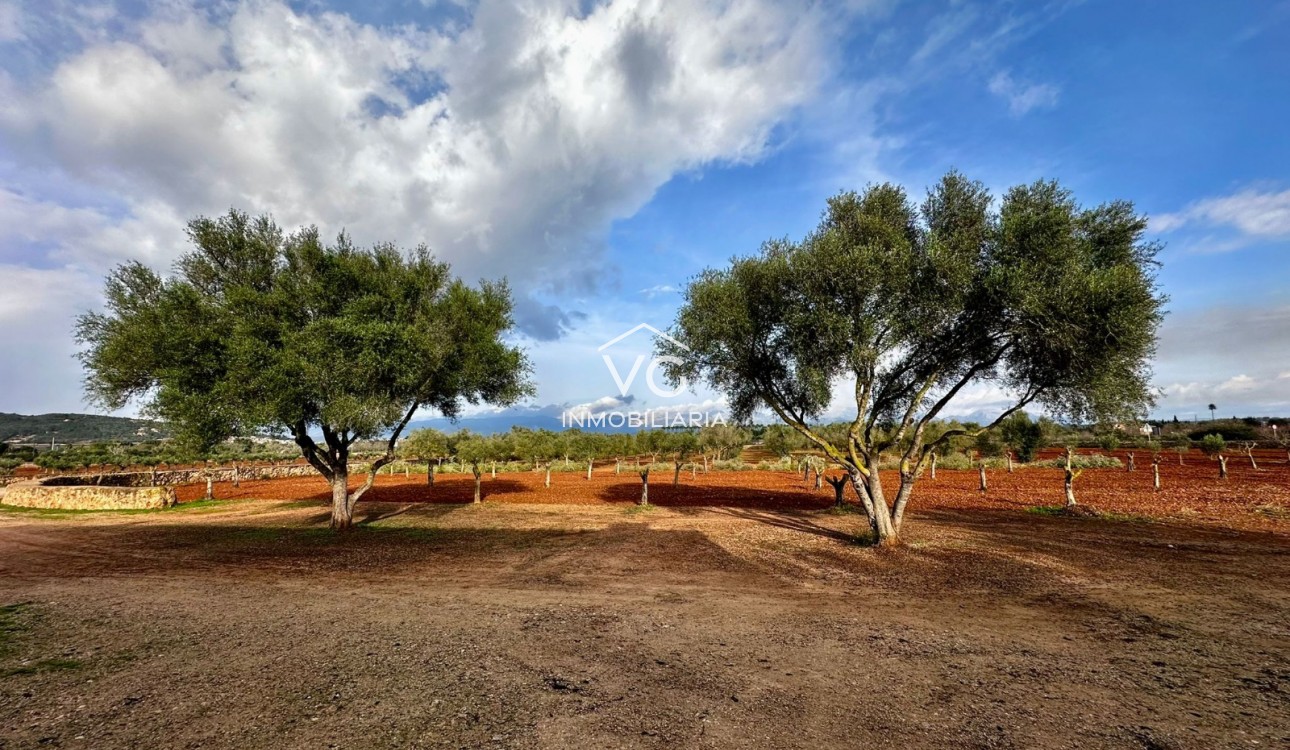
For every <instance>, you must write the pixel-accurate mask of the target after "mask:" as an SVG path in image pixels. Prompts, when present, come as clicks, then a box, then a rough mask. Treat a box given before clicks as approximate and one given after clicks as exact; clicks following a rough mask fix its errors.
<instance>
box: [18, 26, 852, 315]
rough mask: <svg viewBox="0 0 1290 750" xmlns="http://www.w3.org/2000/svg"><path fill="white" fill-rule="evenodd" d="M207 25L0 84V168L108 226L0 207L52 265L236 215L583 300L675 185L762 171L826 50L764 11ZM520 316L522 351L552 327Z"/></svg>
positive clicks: (94, 41)
mask: <svg viewBox="0 0 1290 750" xmlns="http://www.w3.org/2000/svg"><path fill="white" fill-rule="evenodd" d="M219 7H220V8H221V10H217V11H209V12H208V11H198V10H194V9H192V8H191V7H189V6H187V5H185V4H182V3H168V4H166V5H164V6H163V7H162V9H161V10H158V11H156V12H155V13H154V14H153V15H152V16H149V17H148V18H146V19H144V20H143V21H141V22H138V23H135V24H134V26H133V27H132V28H131V29H130V32H129V33H126V34H119V35H117V36H116V37H115V38H102V37H96V36H92V35H89V33H88V32H86V35H87V37H88V41H87V42H86V44H85V46H84V48H83V49H81V50H80V51H78V52H76V53H75V54H74V55H72V56H70V57H67V58H66V59H64V60H62V61H61V62H59V63H58V64H57V65H56V66H55V67H54V68H53V70H52V72H51V73H50V74H49V76H48V78H47V79H39V80H30V81H24V82H21V83H15V82H14V81H12V80H4V81H0V89H2V90H3V93H5V94H8V95H10V97H9V98H10V99H11V103H10V104H9V106H6V107H2V108H0V135H4V136H6V137H7V140H10V141H12V142H13V143H14V144H15V145H16V148H15V149H14V154H15V156H19V155H23V156H25V158H28V159H30V160H31V163H37V162H50V161H52V162H53V163H55V164H57V165H58V167H59V168H61V170H62V172H63V173H64V174H65V175H67V177H68V179H69V180H73V181H76V182H77V183H78V184H82V185H90V186H93V187H94V188H95V189H97V190H99V191H101V193H102V194H103V195H104V196H105V201H104V202H105V203H107V202H108V201H107V199H106V196H110V197H111V199H112V201H113V202H115V203H116V204H118V205H120V206H123V207H124V208H123V209H121V208H118V209H114V210H108V209H99V208H77V209H62V210H60V209H59V207H58V206H57V205H54V204H49V203H47V202H42V201H39V200H33V199H26V198H23V197H21V196H20V195H19V193H18V191H17V190H14V189H10V190H9V191H8V194H7V195H6V196H5V197H4V198H3V200H4V201H5V206H4V210H5V211H7V212H8V213H7V215H8V216H12V217H13V219H14V221H15V222H16V223H17V224H19V225H27V226H36V225H37V224H39V225H40V226H41V227H42V229H41V230H40V231H39V235H40V237H41V238H42V239H43V241H44V242H46V243H50V244H52V245H54V246H56V247H57V248H58V252H59V253H60V254H61V255H60V259H62V260H65V261H67V262H76V263H79V264H85V265H87V266H95V267H101V266H103V265H106V264H107V263H108V262H111V261H114V260H116V259H118V258H120V257H123V256H136V257H137V256H142V257H145V258H146V259H148V260H150V261H152V262H155V263H162V262H164V261H165V260H168V259H169V258H171V257H174V255H176V254H177V253H178V252H180V251H182V250H183V246H182V243H179V242H176V241H175V240H176V235H177V233H178V231H179V230H180V229H181V228H182V227H181V224H182V220H183V219H184V218H187V217H191V216H193V215H196V214H213V213H222V212H223V211H224V210H226V209H227V208H228V207H229V206H236V207H239V208H244V209H248V210H251V211H254V212H261V211H266V212H271V213H273V214H274V215H275V216H276V217H277V218H278V220H279V221H280V222H281V223H282V224H284V225H286V226H295V225H300V224H305V223H316V224H318V225H320V227H322V228H323V229H324V230H325V231H326V232H328V233H332V232H335V231H337V230H339V229H341V228H342V227H345V228H348V230H349V231H350V232H351V234H352V235H353V236H354V237H355V238H356V239H358V240H359V241H363V242H371V241H377V240H394V241H397V242H400V243H402V244H405V245H411V244H415V243H418V242H421V241H425V242H427V243H428V244H430V245H431V247H432V248H434V249H435V250H436V252H438V253H439V254H440V255H441V256H442V257H444V258H446V259H448V260H450V261H451V262H453V264H454V266H455V267H456V269H457V270H458V272H459V273H461V274H462V275H463V276H465V277H466V278H474V277H478V276H499V275H503V274H505V275H508V276H510V277H511V279H512V280H513V282H514V283H515V285H516V286H517V287H518V289H519V291H520V292H521V293H528V292H533V291H543V290H545V291H552V292H560V293H564V292H567V291H568V290H570V289H575V290H576V289H579V288H585V287H587V286H588V285H589V284H590V283H591V280H592V278H593V277H594V274H595V272H596V270H597V265H598V264H599V262H600V258H601V252H600V251H601V244H602V242H603V237H604V234H605V231H606V229H607V227H608V226H609V224H610V223H611V222H612V221H613V220H614V219H617V218H621V217H625V216H629V215H631V214H632V213H634V212H635V211H636V210H637V209H638V208H639V207H640V206H641V205H642V204H643V203H644V202H646V201H648V200H649V198H650V197H651V195H652V194H653V192H654V191H655V190H656V189H657V188H658V187H659V186H660V185H662V184H663V183H664V182H666V181H667V180H668V179H670V178H671V176H672V175H674V174H676V173H677V172H680V171H685V170H689V169H693V168H696V167H699V166H701V165H704V164H708V163H711V162H748V161H753V160H756V159H758V158H760V157H761V156H762V155H763V154H764V152H765V150H766V149H767V144H768V142H769V138H770V134H771V132H772V129H773V128H774V127H775V126H776V124H777V123H779V122H781V121H782V120H783V119H784V118H785V117H787V116H789V115H790V114H791V113H792V112H793V111H794V110H795V108H796V107H798V106H799V105H800V104H802V103H803V102H805V101H806V100H807V99H809V98H810V97H811V96H812V95H813V92H814V90H815V88H816V86H817V85H818V84H819V83H820V81H821V80H822V78H823V76H824V75H825V73H826V66H825V62H824V60H825V58H826V48H827V47H828V46H829V41H830V40H829V34H830V32H829V31H828V30H826V26H827V24H826V23H825V22H824V19H823V18H822V17H821V14H820V13H817V12H815V11H813V10H809V9H808V10H807V11H805V12H803V11H801V10H800V9H796V8H787V7H783V6H779V5H777V4H774V3H772V2H770V0H731V1H730V2H707V1H705V0H669V1H668V2H663V1H662V0H654V1H653V2H643V3H636V2H628V1H627V0H611V1H610V2H607V3H603V4H600V5H598V6H596V7H595V8H593V9H592V10H591V11H590V12H580V11H579V4H578V3H575V2H572V0H534V2H529V3H525V4H522V5H516V4H513V3H509V2H501V1H500V0H483V1H482V2H480V3H479V4H478V5H477V6H476V7H475V8H474V11H473V18H472V21H471V23H470V26H469V27H468V28H465V29H464V30H460V31H449V32H444V31H438V30H427V29H417V28H413V27H399V28H391V29H378V28H373V27H369V26H364V25H361V24H359V23H356V22H354V21H353V20H351V19H350V18H348V17H346V16H343V15H338V14H333V13H320V14H308V13H303V12H296V11H294V10H292V9H291V8H290V7H289V6H287V5H286V4H285V3H283V2H279V1H278V0H245V1H244V2H241V3H236V4H231V5H229V6H219ZM117 20H118V21H120V23H122V24H124V23H126V22H125V21H121V20H120V19H117ZM11 187H12V186H11ZM163 224H164V225H165V226H163ZM33 234H35V233H34V232H33ZM90 235H95V236H96V238H95V239H94V240H93V241H82V240H84V239H85V238H87V237H89V236H90ZM11 237H12V233H11ZM521 312H522V313H523V314H525V315H526V316H528V317H530V318H532V320H530V321H527V322H529V323H530V324H531V326H530V330H532V331H534V332H536V333H537V334H538V335H540V336H542V337H550V336H551V335H555V334H556V333H557V332H558V330H557V329H558V325H556V324H553V323H552V321H556V322H557V323H558V321H559V320H560V319H561V316H562V315H563V314H564V311H562V310H560V309H558V308H555V307H552V306H548V305H543V304H540V303H535V302H529V303H527V306H524V305H522V306H521Z"/></svg>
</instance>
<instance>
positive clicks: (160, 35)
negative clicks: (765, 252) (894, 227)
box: [0, 0, 1290, 418]
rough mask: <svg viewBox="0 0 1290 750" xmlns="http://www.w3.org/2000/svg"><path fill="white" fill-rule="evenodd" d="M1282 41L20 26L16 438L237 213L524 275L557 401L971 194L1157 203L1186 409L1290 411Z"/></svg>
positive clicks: (215, 13) (5, 172)
mask: <svg viewBox="0 0 1290 750" xmlns="http://www.w3.org/2000/svg"><path fill="white" fill-rule="evenodd" d="M1286 38H1290V3H1287V2H1280V3H1274V2H1232V3H1223V4H1214V3H1203V2H1173V3H1141V2H1139V3H1124V2H1110V1H1101V2H1099V1H1095V0H1087V1H1085V2H1049V3H1038V2H1036V3H1031V2H1017V3H974V2H970V1H968V0H961V1H955V2H903V3H902V2H895V1H893V0H875V1H872V2H865V1H864V0H853V1H852V2H846V3H834V4H820V5H809V6H807V5H804V4H800V3H793V4H780V3H775V2H772V1H771V0H731V1H730V2H723V3H714V2H705V1H703V0H674V1H672V2H655V3H648V2H642V3H626V2H621V1H613V2H599V3H592V2H561V1H560V0H527V1H526V2H523V3H502V2H489V1H488V0H480V2H462V3H455V2H438V3H435V2H419V1H416V0H413V1H408V2H397V1H394V0H390V1H387V2H369V3H341V2H336V3H327V2H314V1H308V2H293V3H283V2H279V1H278V0H244V1H230V2H220V3H215V4H202V3H191V2H186V1H185V0H167V1H166V2H156V3H146V2H118V3H111V2H103V3H92V2H91V3H86V2H79V3H72V2H64V1H63V0H52V1H51V2H41V3H36V2H13V0H0V102H3V103H0V273H2V274H3V275H4V276H5V282H4V284H3V285H0V346H2V347H4V350H5V351H6V352H22V353H23V354H22V356H21V357H12V356H10V357H6V358H5V361H4V362H3V363H0V411H18V412H27V413H31V412H42V411H79V410H84V409H85V406H84V404H83V403H82V400H81V396H80V392H79V377H80V375H79V372H78V370H77V366H76V363H75V361H74V360H73V359H72V358H71V355H72V354H73V353H74V351H75V347H74V343H73V342H72V340H71V335H70V325H71V320H72V318H73V317H74V315H75V314H76V313H78V312H80V311H83V310H85V309H90V308H93V307H94V306H95V305H96V304H97V302H96V300H97V295H98V291H99V285H100V280H101V278H102V275H103V273H104V272H105V271H106V270H107V269H108V268H110V267H111V266H112V265H113V264H115V263H118V262H120V261H121V260H124V259H127V258H139V259H142V260H144V261H145V262H148V263H150V264H152V265H154V266H156V267H157V268H159V269H164V268H166V267H167V266H168V265H169V263H170V262H172V261H173V260H174V258H175V257H176V256H177V255H178V254H179V253H181V252H183V250H184V246H183V240H182V234H181V229H182V224H183V222H184V221H185V220H186V219H187V218H190V217H192V216H194V215H198V214H214V213H220V212H223V211H224V210H227V208H229V207H230V206H236V207H238V208H242V209H246V210H249V211H253V212H261V211H264V212H271V213H273V214H274V215H275V216H276V217H277V218H278V219H279V221H280V222H281V223H283V224H284V225H287V226H296V225H300V224H305V223H314V224H318V225H319V226H320V227H321V228H323V229H324V231H327V232H334V231H338V230H339V229H341V228H346V229H348V230H349V231H350V232H351V233H352V234H354V236H355V237H356V238H358V239H359V240H360V241H370V242H375V241H378V240H393V241H396V242H399V243H400V244H404V245H409V246H410V245H414V244H416V243H418V242H421V241H426V242H428V243H429V244H430V245H431V246H432V247H433V248H434V249H435V250H436V251H437V252H439V253H440V254H441V256H443V257H444V258H446V259H448V260H450V261H451V262H452V263H453V264H454V267H455V268H457V269H458V270H459V271H460V272H461V273H462V274H463V275H465V276H467V277H476V276H498V275H505V276H507V277H508V278H509V279H510V280H511V281H512V284H513V285H514V287H515V289H516V293H517V298H518V313H519V317H520V322H521V331H522V333H521V334H519V335H518V339H519V340H520V341H521V342H523V343H524V345H525V346H526V347H528V348H529V351H530V354H531V356H532V358H533V361H534V364H535V376H536V380H537V382H538V385H539V395H538V398H537V399H536V400H535V401H534V402H533V403H532V404H531V405H529V407H531V408H533V409H543V410H545V411H546V412H550V411H552V410H557V411H558V410H559V409H561V408H568V407H575V408H576V407H578V406H579V405H582V406H584V407H587V406H589V405H593V404H608V403H611V402H614V401H618V402H622V401H625V400H626V399H625V397H623V396H622V394H620V393H619V392H618V389H617V387H616V385H615V383H614V382H613V380H612V377H611V375H610V374H609V372H608V371H607V368H606V367H605V365H604V364H603V362H602V360H601V354H602V353H601V352H598V351H597V347H598V346H599V345H600V344H601V343H603V342H604V341H606V340H608V339H609V338H611V337H612V336H614V335H616V334H617V333H619V332H621V331H623V330H626V329H627V328H630V327H631V326H634V325H636V324H637V323H640V322H647V323H651V324H653V325H655V326H658V327H660V328H663V327H666V325H667V324H668V323H669V322H670V320H671V318H672V315H673V313H674V311H675V308H676V305H677V303H678V301H679V299H680V298H679V295H678V294H677V292H676V291H675V290H677V289H679V288H681V287H682V286H683V284H684V282H685V280H686V279H687V278H689V277H690V276H692V275H693V274H695V273H697V272H698V271H699V270H701V269H702V268H704V267H706V266H711V265H717V264H721V263H723V262H724V261H725V260H726V259H728V258H729V257H730V256H732V255H736V254H745V253H751V252H754V251H755V250H756V248H757V246H758V245H759V244H760V242H761V241H762V240H764V239H767V238H771V237H778V236H785V235H787V236H791V237H797V236H800V235H802V234H803V233H804V232H806V231H807V230H808V229H809V228H810V227H811V226H812V225H813V224H814V223H815V221H816V220H817V218H818V215H819V212H820V210H821V208H822V206H823V203H824V199H825V198H826V197H827V196H829V195H830V194H832V193H835V192H837V191H838V190H841V189H853V188H860V187H863V186H864V185H865V184H866V183H867V182H871V181H877V180H891V181H895V182H899V183H901V184H904V185H905V186H906V187H907V188H908V189H909V190H910V191H911V193H913V194H915V195H917V194H920V193H921V192H922V191H923V189H924V187H925V186H926V185H927V184H929V183H931V182H932V181H933V180H935V179H936V178H937V177H938V176H939V175H940V174H942V173H944V172H945V171H946V170H947V169H949V168H952V167H953V168H958V169H960V170H962V171H964V172H966V173H967V174H968V175H969V176H971V177H974V178H976V179H980V180H982V181H983V182H985V183H986V184H987V185H989V186H990V187H991V188H992V189H994V190H995V191H996V193H997V192H1001V191H1002V190H1003V189H1006V188H1007V187H1008V186H1011V185H1014V184H1017V183H1021V182H1029V181H1032V180H1035V179H1038V178H1057V179H1059V180H1061V181H1062V182H1063V183H1065V184H1066V185H1067V186H1069V187H1070V188H1072V189H1073V190H1074V191H1075V193H1076V195H1077V196H1078V197H1079V199H1080V200H1081V201H1083V202H1085V203H1089V204H1092V203H1097V202H1101V201H1103V200H1108V199H1112V198H1127V199H1130V200H1133V201H1134V202H1135V203H1136V204H1137V205H1138V207H1139V208H1140V209H1141V210H1142V211H1143V212H1145V213H1147V214H1149V215H1150V216H1151V219H1152V224H1151V226H1152V231H1153V233H1154V234H1155V235H1156V236H1157V237H1158V238H1159V239H1160V240H1161V241H1163V242H1164V243H1166V246H1167V247H1166V250H1165V251H1164V252H1163V254H1162V256H1161V259H1162V261H1163V263H1164V265H1163V268H1162V269H1161V272H1160V281H1161V285H1162V287H1163V290H1164V291H1165V292H1166V293H1167V294H1168V295H1169V296H1170V298H1171V302H1170V306H1169V307H1170V310H1171V313H1170V316H1169V318H1168V321H1167V323H1166V325H1165V327H1164V330H1163V331H1162V340H1161V348H1160V354H1159V358H1158V360H1157V362H1156V381H1157V384H1158V386H1159V387H1160V388H1161V389H1162V393H1163V396H1162V399H1161V402H1160V406H1159V408H1158V410H1157V413H1158V414H1159V415H1162V416H1166V417H1168V416H1172V415H1173V414H1178V415H1179V416H1180V417H1183V418H1189V417H1190V415H1191V414H1193V413H1197V412H1203V411H1204V405H1205V404H1207V403H1209V402H1215V403H1217V404H1219V406H1220V409H1219V410H1220V413H1233V414H1242V415H1243V414H1265V413H1278V414H1285V413H1287V412H1290V302H1287V301H1286V299H1285V291H1284V290H1285V289H1286V288H1287V282H1290V139H1287V138H1286V137H1285V136H1284V131H1285V123H1286V122H1287V121H1290V83H1288V82H1290V55H1287V53H1286V52H1285V50H1284V39H1286ZM649 345H650V342H649V341H648V336H644V335H642V336H641V337H639V340H637V339H636V338H633V339H632V340H631V341H629V342H624V348H622V349H621V351H618V352H616V353H615V356H616V357H618V358H620V360H621V362H622V363H623V366H622V367H620V369H622V370H624V371H625V370H626V369H628V368H629V367H630V363H631V361H632V358H633V357H635V356H639V355H640V354H642V353H645V352H647V351H648V350H649ZM629 395H630V396H631V397H633V399H634V400H633V403H634V404H636V405H637V406H643V407H647V408H648V407H663V406H666V405H668V404H669V403H671V402H669V401H667V400H665V399H661V398H660V397H658V396H656V395H654V394H652V393H650V392H649V390H648V389H647V388H646V386H645V384H644V382H643V380H642V379H638V380H637V381H636V382H635V383H634V386H633V388H632V389H631V390H630V391H629ZM715 399H716V395H715V394H711V393H703V392H696V393H693V394H689V395H687V396H686V397H684V399H682V400H684V401H685V402H686V403H708V404H711V403H712V402H713V401H714V400H715ZM1005 400H1006V394H1001V393H997V392H993V391H991V390H989V389H982V390H980V391H979V392H977V393H975V394H969V397H968V398H966V399H965V400H964V403H963V404H961V406H960V407H959V410H958V411H959V413H961V414H984V413H989V412H990V410H992V409H995V410H997V409H998V408H999V407H1000V406H1001V404H1002V403H1003V402H1004V401H1005ZM620 405H621V404H620Z"/></svg>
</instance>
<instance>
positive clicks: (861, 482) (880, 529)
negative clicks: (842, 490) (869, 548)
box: [848, 456, 900, 547]
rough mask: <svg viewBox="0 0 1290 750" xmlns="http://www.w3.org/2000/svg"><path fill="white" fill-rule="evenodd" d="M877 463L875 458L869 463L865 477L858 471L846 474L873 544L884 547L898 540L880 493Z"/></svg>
mask: <svg viewBox="0 0 1290 750" xmlns="http://www.w3.org/2000/svg"><path fill="white" fill-rule="evenodd" d="M878 462H879V459H878V458H877V457H876V456H875V457H874V458H873V459H872V460H871V461H870V462H869V464H870V465H869V466H868V467H867V468H868V470H869V474H868V475H867V476H866V475H864V474H862V473H861V472H860V471H859V470H851V471H849V472H848V473H849V474H850V477H851V486H852V487H853V488H855V491H856V495H857V496H858V497H859V498H860V504H861V506H863V507H864V510H865V515H866V516H868V518H869V530H870V532H872V534H873V540H874V544H875V545H877V546H880V547H886V546H892V545H895V544H899V543H900V538H899V535H898V534H897V532H896V528H895V526H894V525H893V524H892V520H891V509H890V508H888V507H887V499H886V497H884V495H883V492H882V479H881V478H880V476H879V474H878Z"/></svg>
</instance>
